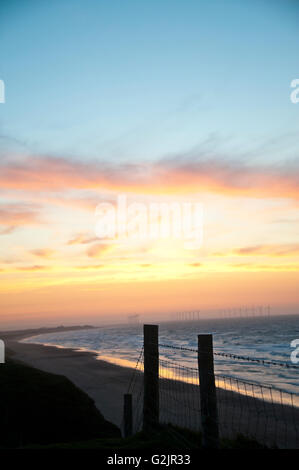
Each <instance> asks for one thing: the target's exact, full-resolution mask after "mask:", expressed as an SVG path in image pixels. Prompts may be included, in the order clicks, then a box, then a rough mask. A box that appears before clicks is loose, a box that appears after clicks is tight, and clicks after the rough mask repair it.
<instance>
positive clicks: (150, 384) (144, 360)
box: [126, 325, 299, 448]
mask: <svg viewBox="0 0 299 470" xmlns="http://www.w3.org/2000/svg"><path fill="white" fill-rule="evenodd" d="M150 327H152V325H151V326H150ZM144 328H145V342H144V347H143V348H142V350H141V352H140V356H139V359H138V361H137V363H136V367H135V370H134V373H133V375H132V380H131V383H130V385H129V389H128V394H130V395H131V400H132V408H131V409H132V412H131V413H132V416H131V418H130V417H129V419H131V422H132V425H131V432H132V433H133V434H134V433H136V432H138V431H140V430H142V429H145V430H148V429H149V428H151V427H153V428H154V427H155V425H156V424H157V423H160V424H171V425H173V426H174V428H171V429H172V431H171V432H172V433H173V437H174V438H175V437H178V436H176V435H175V434H176V431H175V427H179V428H184V429H188V430H191V431H198V432H201V434H202V440H203V444H204V446H205V447H217V446H218V435H219V436H220V438H221V439H222V440H223V439H225V438H226V439H230V440H233V439H236V438H237V437H238V436H240V435H242V436H243V437H245V438H247V439H253V440H256V441H257V442H258V443H260V444H262V445H265V446H267V447H278V448H299V407H298V405H299V396H298V395H296V394H294V393H290V392H286V391H283V390H279V389H277V388H275V387H272V386H269V385H264V384H260V383H255V382H250V381H248V380H244V379H240V378H235V377H229V376H226V375H220V374H214V370H213V361H212V358H213V356H215V355H222V354H223V353H218V352H215V351H213V349H212V341H211V339H212V336H211V335H199V349H198V350H196V349H193V350H192V349H188V348H180V347H175V346H171V345H166V344H163V345H162V344H159V348H160V349H162V348H172V349H173V350H174V351H175V350H176V349H180V350H181V349H185V350H188V351H192V352H194V355H195V353H197V356H198V368H197V367H186V366H185V365H182V364H180V363H179V362H176V361H173V360H168V359H164V358H159V352H158V340H157V341H153V342H152V344H150V343H151V333H146V331H150V330H147V326H146V325H145V326H144ZM155 328H156V330H155V329H154V330H153V329H151V332H152V333H153V332H154V334H156V337H157V338H158V327H157V326H155ZM200 338H201V343H200ZM209 342H210V344H209ZM211 354H212V358H211ZM226 355H227V354H226ZM229 356H231V357H233V358H235V359H236V360H243V359H244V360H246V361H248V360H250V358H247V357H243V356H236V355H233V354H232V355H229ZM238 357H239V359H237V358H238ZM195 358H196V356H195ZM252 360H253V361H256V360H255V358H252ZM211 361H212V362H211ZM270 363H271V364H273V365H275V366H281V367H283V366H286V364H283V363H278V362H277V361H276V362H273V363H272V362H271V361H260V366H263V365H265V364H268V365H269V364H270ZM297 370H298V369H297ZM214 386H215V388H214ZM126 435H128V432H127V433H126ZM180 438H181V437H180ZM178 441H179V438H178Z"/></svg>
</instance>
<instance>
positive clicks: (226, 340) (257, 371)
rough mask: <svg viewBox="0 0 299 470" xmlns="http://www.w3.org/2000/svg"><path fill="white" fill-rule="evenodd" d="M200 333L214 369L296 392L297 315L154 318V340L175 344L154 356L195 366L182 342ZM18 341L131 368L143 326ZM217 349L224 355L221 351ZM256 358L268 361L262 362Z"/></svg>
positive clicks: (193, 342) (193, 345)
mask: <svg viewBox="0 0 299 470" xmlns="http://www.w3.org/2000/svg"><path fill="white" fill-rule="evenodd" d="M155 323H156V322H155ZM203 333H212V334H213V345H214V352H215V353H216V354H215V356H214V367H215V373H216V374H219V375H221V376H222V375H223V376H226V377H232V378H238V379H242V380H245V381H248V382H251V383H257V384H259V383H260V384H264V385H268V386H270V387H274V388H277V389H279V390H282V391H285V392H291V393H293V394H296V395H299V315H291V316H289V315H281V316H272V317H254V318H221V319H201V320H196V321H186V322H164V321H163V322H161V323H160V324H159V343H160V344H161V345H168V346H174V347H175V348H169V347H164V346H161V347H160V348H159V355H160V358H161V359H163V360H165V361H171V362H173V363H177V364H180V365H181V366H185V367H189V368H196V367H197V354H196V352H195V351H188V350H185V349H183V348H187V349H192V350H193V349H194V350H196V349H197V335H198V334H203ZM295 340H298V341H297V346H296V344H295V343H296V341H295ZM23 341H24V342H27V343H37V344H43V345H50V346H56V347H60V348H73V349H75V350H78V351H91V352H93V353H96V357H97V358H98V359H101V360H105V361H108V362H111V363H114V364H117V365H120V366H125V367H132V368H134V367H135V365H136V361H137V360H138V358H139V356H140V352H141V350H142V345H143V326H142V324H138V325H114V326H107V327H99V328H97V327H96V328H93V329H84V330H76V331H66V332H56V333H47V334H42V335H38V336H34V337H30V338H27V339H25V340H23ZM294 345H295V347H294ZM181 348H182V349H181ZM296 349H297V352H296ZM218 353H220V355H219V354H218ZM223 353H224V354H227V355H228V356H222V355H221V354H223ZM231 355H233V356H241V357H243V358H249V359H240V358H236V357H232V356H231ZM250 359H254V361H252V360H250ZM257 359H258V360H259V361H267V362H270V363H271V364H262V362H257V361H256V360H257ZM292 360H293V362H292ZM296 361H298V363H297V364H296ZM273 363H278V364H273ZM286 365H288V366H289V367H286Z"/></svg>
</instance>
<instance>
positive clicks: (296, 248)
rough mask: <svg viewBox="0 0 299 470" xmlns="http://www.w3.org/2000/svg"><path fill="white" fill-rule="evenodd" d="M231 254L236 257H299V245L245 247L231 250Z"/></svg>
mask: <svg viewBox="0 0 299 470" xmlns="http://www.w3.org/2000/svg"><path fill="white" fill-rule="evenodd" d="M233 254H236V255H238V256H251V255H259V256H289V255H299V244H298V243H293V244H292V243H290V244H284V245H280V244H277V245H255V246H245V247H242V248H237V249H236V250H233Z"/></svg>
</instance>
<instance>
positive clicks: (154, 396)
mask: <svg viewBox="0 0 299 470" xmlns="http://www.w3.org/2000/svg"><path fill="white" fill-rule="evenodd" d="M143 337H144V396H143V430H144V431H146V432H147V431H152V430H153V429H154V428H155V427H156V426H157V425H158V424H159V346H158V341H159V337H158V325H143Z"/></svg>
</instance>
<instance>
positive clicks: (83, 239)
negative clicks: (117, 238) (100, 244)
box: [67, 233, 99, 245]
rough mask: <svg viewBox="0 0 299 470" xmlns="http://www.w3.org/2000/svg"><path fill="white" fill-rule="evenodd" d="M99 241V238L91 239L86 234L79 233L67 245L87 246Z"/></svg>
mask: <svg viewBox="0 0 299 470" xmlns="http://www.w3.org/2000/svg"><path fill="white" fill-rule="evenodd" d="M98 240H99V239H98V238H97V237H90V236H86V234H82V233H78V234H77V235H74V237H73V238H71V239H70V240H69V241H68V242H67V245H81V244H82V245H86V244H88V243H94V242H96V241H98Z"/></svg>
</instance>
